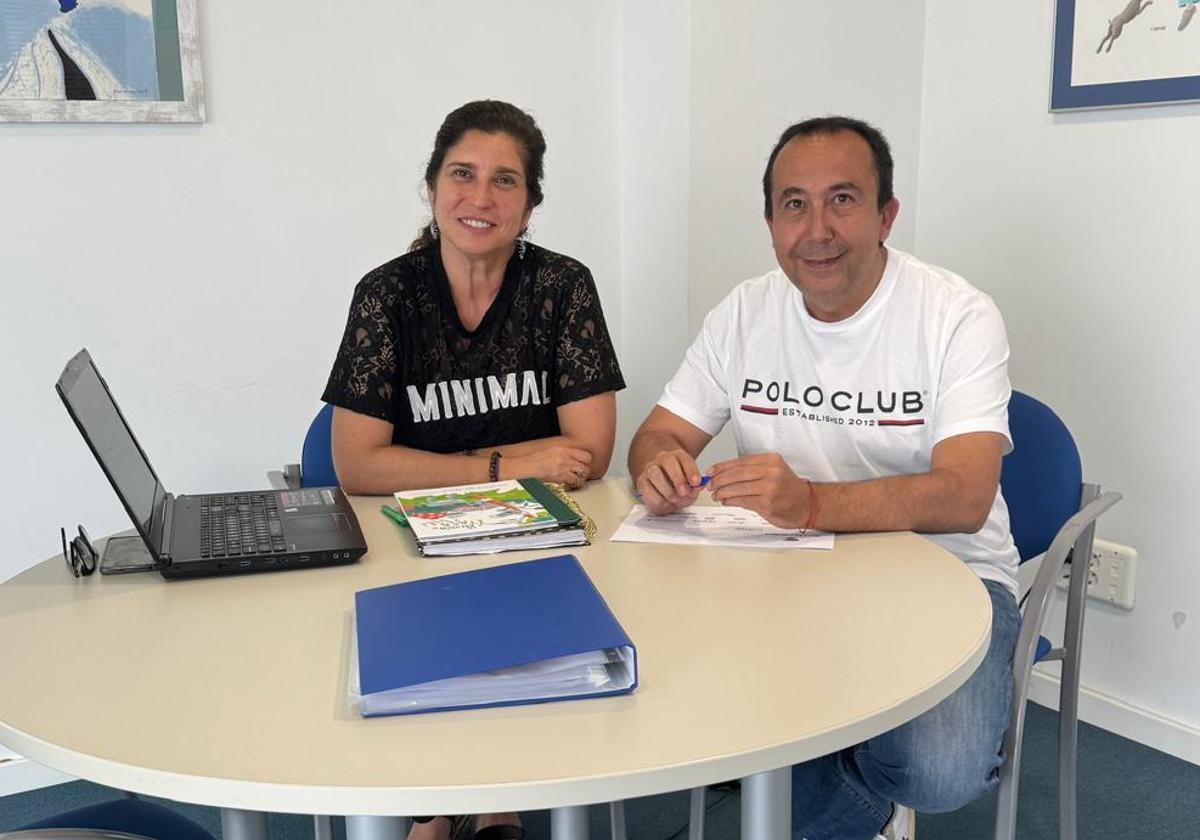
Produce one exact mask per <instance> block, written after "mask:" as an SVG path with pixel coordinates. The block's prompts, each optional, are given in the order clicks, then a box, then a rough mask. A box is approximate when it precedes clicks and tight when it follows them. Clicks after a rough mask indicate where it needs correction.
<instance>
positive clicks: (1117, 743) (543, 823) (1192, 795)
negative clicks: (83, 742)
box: [0, 703, 1200, 840]
mask: <svg viewBox="0 0 1200 840" xmlns="http://www.w3.org/2000/svg"><path fill="white" fill-rule="evenodd" d="M1057 726H1058V715H1057V714H1056V713H1055V712H1052V711H1049V710H1047V709H1044V708H1042V707H1041V706H1038V705H1036V704H1032V703H1031V704H1030V706H1029V714H1028V718H1027V723H1026V729H1025V752H1024V757H1023V761H1022V770H1021V802H1020V809H1019V812H1018V826H1017V836H1018V837H1019V838H1020V840H1057V838H1058V785H1057V769H1056V766H1055V759H1056V756H1057V750H1058V746H1057V745H1058V741H1057V738H1058V734H1057ZM120 795H121V794H120V793H119V792H118V791H114V790H112V789H110V788H105V787H102V786H100V785H95V784H92V783H90V782H71V783H69V784H64V785H57V786H55V787H51V788H45V789H43V790H36V791H30V792H28V793H21V794H16V795H14V796H8V797H3V798H0V831H11V830H13V829H15V828H18V827H20V826H22V825H25V824H27V823H30V822H33V821H34V820H39V819H42V818H44V817H46V816H49V815H51V814H55V813H60V812H63V811H68V810H71V809H73V808H78V807H82V806H84V805H91V804H95V803H98V802H104V801H106V800H109V799H113V798H116V797H117V796H120ZM154 801H158V802H162V803H163V804H166V805H169V806H170V807H172V808H175V809H176V810H178V811H179V812H180V813H182V814H184V815H186V816H188V817H190V818H191V819H193V820H195V821H196V822H198V823H200V824H201V825H202V826H204V827H205V828H206V829H208V830H209V831H210V832H212V834H213V835H214V836H216V837H219V836H220V825H221V819H220V814H219V813H218V811H217V810H216V809H215V808H207V807H204V806H200V805H184V804H180V803H173V802H167V801H165V800H154ZM1197 802H1200V767H1196V766H1195V765H1192V764H1189V763H1187V762H1184V761H1180V760H1179V759H1176V758H1173V757H1171V756H1168V755H1165V754H1163V753H1160V752H1157V751H1155V750H1152V749H1150V748H1148V747H1144V746H1142V745H1141V744H1137V743H1135V742H1133V741H1130V740H1127V739H1125V738H1122V737H1120V736H1117V735H1113V734H1112V733H1110V732H1105V731H1104V730H1102V729H1097V728H1095V727H1093V726H1089V725H1087V724H1081V725H1080V727H1079V836H1080V837H1081V838H1085V840H1126V838H1134V837H1135V838H1154V840H1196V838H1198V837H1200V829H1198V828H1197V827H1196V826H1194V825H1192V822H1191V818H1192V814H1193V812H1194V811H1195V804H1196V803H1197ZM995 812H996V801H995V796H994V795H992V796H988V797H984V798H983V799H981V800H979V801H978V802H975V803H973V804H971V805H968V806H967V807H965V808H963V809H961V810H959V811H956V812H954V813H952V814H934V815H921V816H920V818H919V819H918V821H917V828H918V833H917V836H918V837H919V838H920V840H990V838H991V836H992V831H993V826H994V820H995ZM625 813H626V824H627V833H628V837H629V840H678V839H679V838H682V837H686V836H687V818H688V794H687V792H680V793H673V794H666V795H663V796H649V797H645V798H642V799H634V800H630V801H628V802H627V803H626V805H625ZM590 814H591V836H592V838H593V840H607V838H608V837H609V836H610V835H609V822H608V808H607V806H594V807H592V808H591V810H590ZM522 817H523V819H524V821H525V829H526V834H527V836H528V837H529V840H550V817H549V814H548V813H547V812H545V811H534V812H529V813H526V814H523V815H522ZM740 820H741V811H740V802H739V797H738V795H737V793H736V792H734V793H729V792H722V791H709V793H708V819H707V822H706V832H705V833H706V838H707V840H737V837H738V833H739V827H740ZM268 826H269V832H270V836H271V838H272V840H310V838H312V836H313V831H312V819H311V818H310V817H304V816H294V815H288V814H272V815H271V816H270V818H269V823H268ZM334 836H335V838H338V840H342V838H344V837H345V833H344V829H343V826H342V823H341V820H336V819H335V820H334Z"/></svg>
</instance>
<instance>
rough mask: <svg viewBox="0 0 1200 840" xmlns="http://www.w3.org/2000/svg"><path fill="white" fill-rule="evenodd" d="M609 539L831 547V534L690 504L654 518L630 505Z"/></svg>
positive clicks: (740, 510)
mask: <svg viewBox="0 0 1200 840" xmlns="http://www.w3.org/2000/svg"><path fill="white" fill-rule="evenodd" d="M612 540H613V542H639V543H670V544H675V545H722V546H730V547H732V548H808V549H818V550H824V551H829V550H831V549H832V548H833V534H830V533H828V532H826V531H806V530H804V529H803V528H790V529H789V528H776V527H775V526H774V525H772V524H771V523H770V522H768V521H767V520H765V519H763V518H762V517H761V516H759V515H758V514H757V513H754V512H753V511H749V510H745V509H743V508H734V507H716V506H708V505H693V506H692V507H689V508H684V509H683V510H681V511H679V512H678V513H668V514H666V515H664V516H655V515H654V514H652V513H650V512H649V511H648V510H646V506H645V505H634V506H633V510H631V511H630V512H629V515H628V516H626V517H625V521H624V522H622V523H621V525H620V527H618V528H617V530H616V532H615V533H614V534H613V535H612Z"/></svg>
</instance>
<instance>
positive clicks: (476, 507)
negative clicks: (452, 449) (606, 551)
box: [395, 481, 559, 543]
mask: <svg viewBox="0 0 1200 840" xmlns="http://www.w3.org/2000/svg"><path fill="white" fill-rule="evenodd" d="M395 495H396V502H397V503H398V504H399V505H400V508H401V509H402V510H403V511H404V515H405V516H406V517H407V518H408V524H409V526H410V527H411V528H412V531H413V535H414V536H416V538H417V540H418V541H420V542H422V543H429V542H437V541H439V540H462V539H471V538H473V537H485V536H490V535H494V534H511V533H516V532H523V531H537V530H541V529H544V528H555V527H557V526H558V524H559V523H558V520H557V519H555V518H554V516H552V515H551V514H550V512H549V511H547V510H546V508H545V507H544V506H543V505H542V504H541V503H540V502H538V501H537V500H536V499H535V498H534V497H533V496H532V495H530V493H529V491H528V490H526V489H525V488H524V487H522V486H521V484H520V483H518V482H517V481H494V482H489V483H487V484H467V485H462V486H460V487H443V488H439V489H434V490H411V491H401V492H398V493H396V494H395Z"/></svg>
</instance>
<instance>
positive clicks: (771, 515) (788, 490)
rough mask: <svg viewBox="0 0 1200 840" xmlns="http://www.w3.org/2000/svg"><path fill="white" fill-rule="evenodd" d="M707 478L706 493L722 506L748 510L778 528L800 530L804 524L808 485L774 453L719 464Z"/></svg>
mask: <svg viewBox="0 0 1200 840" xmlns="http://www.w3.org/2000/svg"><path fill="white" fill-rule="evenodd" d="M708 474H709V475H710V476H711V477H712V480H711V481H710V482H709V484H708V489H709V491H710V492H711V493H712V496H713V498H714V499H716V500H717V501H718V502H720V503H721V504H723V505H733V506H734V507H740V508H745V509H746V510H752V511H754V512H755V513H757V514H759V515H760V516H762V517H763V518H764V519H766V520H767V521H768V522H770V523H771V524H772V525H775V526H776V527H779V528H803V527H804V526H805V524H807V522H808V517H809V513H810V510H809V500H810V499H811V498H812V496H811V492H812V491H811V490H810V489H809V481H808V479H806V478H800V477H799V476H797V475H796V474H795V473H794V472H792V468H791V467H789V466H788V465H787V462H785V461H784V460H783V458H781V457H780V456H779V455H777V454H776V453H774V452H771V453H767V454H765V455H746V456H744V457H741V458H734V459H733V460H731V461H722V462H721V463H719V464H715V465H713V467H712V468H711V469H710V470H709V472H708Z"/></svg>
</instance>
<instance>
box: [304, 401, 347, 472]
mask: <svg viewBox="0 0 1200 840" xmlns="http://www.w3.org/2000/svg"><path fill="white" fill-rule="evenodd" d="M332 427H333V406H331V405H328V404H326V405H323V406H321V410H320V411H318V412H317V416H316V417H314V418H313V421H312V423H311V424H310V425H309V427H308V434H306V435H305V436H304V448H303V449H302V450H301V451H300V486H301V487H332V486H334V485H336V484H337V483H338V480H337V473H336V472H334V469H333V441H332V439H331V438H330V434H331V430H332Z"/></svg>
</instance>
